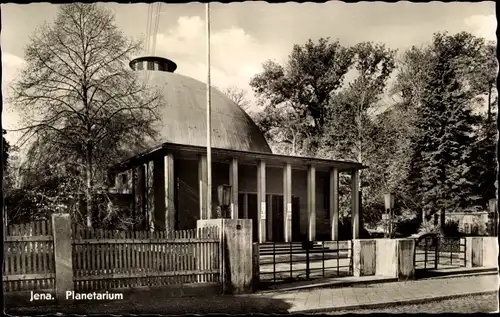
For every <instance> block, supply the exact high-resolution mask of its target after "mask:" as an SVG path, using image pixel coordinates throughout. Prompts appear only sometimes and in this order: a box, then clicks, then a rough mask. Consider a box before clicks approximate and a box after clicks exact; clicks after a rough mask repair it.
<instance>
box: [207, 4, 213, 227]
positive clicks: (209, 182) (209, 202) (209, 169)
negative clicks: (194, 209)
mask: <svg viewBox="0 0 500 317" xmlns="http://www.w3.org/2000/svg"><path fill="white" fill-rule="evenodd" d="M206 22H207V194H206V195H207V206H206V210H207V218H208V219H211V218H212V138H211V134H212V122H211V121H212V120H211V116H210V114H211V103H212V95H211V85H210V84H211V83H210V81H211V78H210V3H207V4H206Z"/></svg>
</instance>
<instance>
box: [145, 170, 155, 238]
mask: <svg viewBox="0 0 500 317" xmlns="http://www.w3.org/2000/svg"><path fill="white" fill-rule="evenodd" d="M154 188H155V187H154V162H153V161H149V162H148V163H146V210H147V224H148V229H149V230H151V231H154V230H155V225H154V217H155V195H154V191H155V189H154Z"/></svg>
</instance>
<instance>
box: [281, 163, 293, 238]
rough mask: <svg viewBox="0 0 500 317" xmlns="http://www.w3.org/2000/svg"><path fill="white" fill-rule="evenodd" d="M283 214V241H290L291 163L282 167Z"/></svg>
mask: <svg viewBox="0 0 500 317" xmlns="http://www.w3.org/2000/svg"><path fill="white" fill-rule="evenodd" d="M283 215H284V217H283V218H284V227H283V228H285V230H284V231H285V242H291V241H292V165H291V164H288V163H287V164H285V166H284V167H283Z"/></svg>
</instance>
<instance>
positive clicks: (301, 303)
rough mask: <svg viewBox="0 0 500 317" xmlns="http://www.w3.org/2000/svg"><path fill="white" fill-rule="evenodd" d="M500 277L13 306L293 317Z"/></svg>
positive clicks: (462, 291)
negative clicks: (290, 316) (292, 316)
mask: <svg viewBox="0 0 500 317" xmlns="http://www.w3.org/2000/svg"><path fill="white" fill-rule="evenodd" d="M498 285H499V282H498V275H480V276H468V277H452V278H446V279H445V278H440V279H428V280H420V281H409V282H392V283H381V284H369V285H364V284H356V285H353V286H350V287H343V288H321V289H301V290H296V291H288V292H279V291H276V292H271V293H269V292H260V293H255V294H250V295H237V296H222V295H218V296H204V297H182V298H168V297H166V296H165V294H162V291H161V290H159V291H145V292H136V293H133V294H130V295H128V296H126V297H125V298H124V299H123V300H118V301H107V302H103V301H92V302H74V303H73V304H71V305H43V306H35V307H34V306H31V307H30V306H23V307H15V308H13V307H12V308H9V304H8V303H6V306H7V308H6V313H7V314H14V315H28V314H30V315H31V314H47V313H57V312H60V313H66V314H85V315H88V314H96V313H97V314H103V313H104V314H162V315H184V314H211V313H219V314H249V313H264V314H273V313H275V314H287V313H299V312H300V313H312V312H333V311H337V310H352V309H359V308H373V307H377V306H382V305H383V306H390V305H394V304H401V303H403V302H404V303H416V302H426V301H432V300H439V299H446V298H453V297H457V296H463V295H469V294H480V293H487V292H493V291H498Z"/></svg>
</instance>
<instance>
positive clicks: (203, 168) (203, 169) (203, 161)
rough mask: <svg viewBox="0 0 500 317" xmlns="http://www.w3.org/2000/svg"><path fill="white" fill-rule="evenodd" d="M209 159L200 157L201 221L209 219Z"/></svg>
mask: <svg viewBox="0 0 500 317" xmlns="http://www.w3.org/2000/svg"><path fill="white" fill-rule="evenodd" d="M207 175H208V174H207V157H206V155H200V156H199V157H198V192H199V196H200V220H202V219H208V212H207V189H208V187H207Z"/></svg>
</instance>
